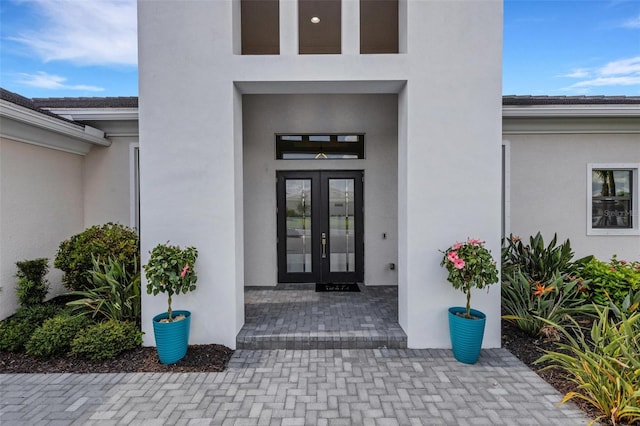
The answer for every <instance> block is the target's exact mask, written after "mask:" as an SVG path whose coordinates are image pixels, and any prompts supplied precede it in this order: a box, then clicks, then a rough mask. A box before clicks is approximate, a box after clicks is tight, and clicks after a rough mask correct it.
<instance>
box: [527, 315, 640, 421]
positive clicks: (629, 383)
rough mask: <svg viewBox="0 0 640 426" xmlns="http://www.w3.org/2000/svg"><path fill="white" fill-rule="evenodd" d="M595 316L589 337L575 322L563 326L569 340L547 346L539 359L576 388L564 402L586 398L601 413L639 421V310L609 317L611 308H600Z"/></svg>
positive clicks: (605, 416)
mask: <svg viewBox="0 0 640 426" xmlns="http://www.w3.org/2000/svg"><path fill="white" fill-rule="evenodd" d="M596 310H597V313H598V317H597V319H596V320H595V321H594V323H593V325H592V327H591V333H590V334H589V335H588V336H585V334H584V332H583V331H582V329H581V328H580V327H579V326H578V324H577V323H576V322H574V323H573V325H572V326H571V327H570V328H562V327H560V326H559V327H560V330H561V331H562V333H563V334H564V336H565V338H566V339H567V342H568V343H559V344H557V346H558V349H559V350H558V351H548V352H547V353H546V354H545V355H543V356H542V357H541V358H540V359H539V360H538V361H536V362H550V364H549V365H548V366H546V367H545V369H547V368H554V367H556V368H560V369H561V370H563V371H564V372H565V373H566V374H567V377H568V378H569V380H571V381H572V382H573V383H575V384H576V386H577V390H576V391H572V392H569V393H567V394H566V395H565V397H564V398H563V399H562V403H564V402H567V401H569V400H571V399H573V398H579V399H582V400H584V401H586V402H588V403H589V404H591V405H593V406H594V407H596V408H597V409H598V410H599V411H600V412H601V413H602V415H601V416H600V417H598V418H597V419H595V420H594V422H595V421H598V420H600V419H603V418H608V419H610V420H611V422H612V423H613V424H614V425H615V424H617V423H619V422H625V424H633V423H634V422H640V313H635V314H632V315H626V314H625V313H624V312H620V314H621V317H620V318H619V319H610V317H611V316H610V312H609V309H608V308H607V307H604V308H602V307H597V306H596Z"/></svg>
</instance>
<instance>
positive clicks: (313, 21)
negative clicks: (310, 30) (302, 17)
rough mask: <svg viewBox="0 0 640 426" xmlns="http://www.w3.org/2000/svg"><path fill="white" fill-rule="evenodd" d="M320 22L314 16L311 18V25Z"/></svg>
mask: <svg viewBox="0 0 640 426" xmlns="http://www.w3.org/2000/svg"><path fill="white" fill-rule="evenodd" d="M319 22H320V18H318V17H317V16H314V17H313V18H311V23H312V24H317V23H319Z"/></svg>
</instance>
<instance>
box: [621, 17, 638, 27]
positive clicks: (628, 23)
mask: <svg viewBox="0 0 640 426" xmlns="http://www.w3.org/2000/svg"><path fill="white" fill-rule="evenodd" d="M622 28H629V29H635V28H640V15H638V16H636V17H635V18H631V19H629V20H628V21H625V22H624V23H623V24H622Z"/></svg>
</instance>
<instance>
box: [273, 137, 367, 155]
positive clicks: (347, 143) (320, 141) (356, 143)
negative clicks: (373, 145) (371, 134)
mask: <svg viewBox="0 0 640 426" xmlns="http://www.w3.org/2000/svg"><path fill="white" fill-rule="evenodd" d="M362 158H364V135H362V134H359V135H358V134H342V135H276V159H278V160H357V159H362Z"/></svg>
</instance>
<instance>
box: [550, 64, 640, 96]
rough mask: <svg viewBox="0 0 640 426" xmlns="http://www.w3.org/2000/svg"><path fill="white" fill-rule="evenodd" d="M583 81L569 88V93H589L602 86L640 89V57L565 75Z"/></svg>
mask: <svg viewBox="0 0 640 426" xmlns="http://www.w3.org/2000/svg"><path fill="white" fill-rule="evenodd" d="M563 77H570V78H576V79H582V81H578V82H576V83H574V84H572V85H570V86H569V87H565V88H564V90H567V91H579V92H581V93H584V92H585V91H586V92H588V91H589V88H591V87H601V86H613V87H618V86H635V85H637V86H639V88H640V56H636V57H633V58H625V59H619V60H616V61H612V62H609V63H607V64H605V65H603V66H601V67H598V68H591V69H586V68H584V69H578V70H574V71H573V72H571V73H569V74H567V75H564V76H563Z"/></svg>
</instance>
